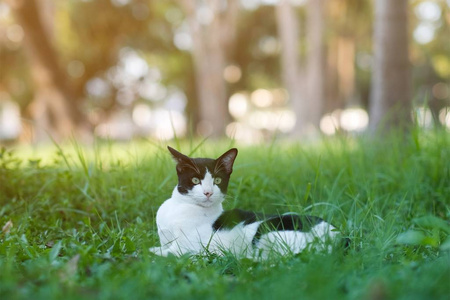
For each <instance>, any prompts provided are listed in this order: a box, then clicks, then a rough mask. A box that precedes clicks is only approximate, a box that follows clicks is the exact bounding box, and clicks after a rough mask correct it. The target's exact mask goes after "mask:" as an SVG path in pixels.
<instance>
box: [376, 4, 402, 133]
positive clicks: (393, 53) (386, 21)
mask: <svg viewBox="0 0 450 300" xmlns="http://www.w3.org/2000/svg"><path fill="white" fill-rule="evenodd" d="M407 8H408V0H395V1H392V0H376V1H375V30H374V56H375V61H374V69H373V75H372V91H371V100H370V125H369V126H370V130H371V131H372V132H374V131H377V130H382V131H388V130H390V129H393V128H401V129H406V128H407V127H408V126H409V125H410V124H411V85H410V64H409V53H408V26H407V25H408V24H407V23H408V22H407V13H408V12H407Z"/></svg>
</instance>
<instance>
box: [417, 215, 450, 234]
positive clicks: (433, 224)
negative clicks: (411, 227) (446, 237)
mask: <svg viewBox="0 0 450 300" xmlns="http://www.w3.org/2000/svg"><path fill="white" fill-rule="evenodd" d="M413 222H414V223H415V224H417V225H419V226H421V227H423V228H429V229H435V228H437V229H440V230H443V231H445V232H447V233H449V234H450V225H449V224H448V223H447V222H446V221H444V220H442V219H440V218H438V217H435V216H432V215H429V216H424V217H420V218H415V219H413Z"/></svg>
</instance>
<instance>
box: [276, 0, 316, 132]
mask: <svg viewBox="0 0 450 300" xmlns="http://www.w3.org/2000/svg"><path fill="white" fill-rule="evenodd" d="M275 13H276V19H277V25H278V36H279V37H280V41H281V57H280V59H281V73H282V80H283V84H284V86H285V88H286V90H287V91H288V93H289V100H290V102H291V105H292V109H293V110H294V112H295V115H296V123H295V128H294V132H293V135H294V136H296V137H300V136H302V135H303V134H304V132H305V127H306V125H307V123H308V111H307V109H308V107H307V102H306V98H305V97H304V93H302V91H304V90H305V84H304V80H301V79H302V78H303V76H302V74H301V70H300V59H299V52H298V48H299V45H298V44H299V21H298V17H297V15H296V13H295V9H294V8H293V7H292V5H291V3H290V1H289V0H281V1H280V2H279V4H278V5H277V6H276V8H275Z"/></svg>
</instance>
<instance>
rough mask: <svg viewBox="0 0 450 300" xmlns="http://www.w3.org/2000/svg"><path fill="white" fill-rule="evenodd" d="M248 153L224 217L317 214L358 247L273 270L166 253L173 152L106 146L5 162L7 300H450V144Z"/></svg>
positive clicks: (288, 145) (281, 145) (345, 144)
mask: <svg viewBox="0 0 450 300" xmlns="http://www.w3.org/2000/svg"><path fill="white" fill-rule="evenodd" d="M171 145H172V146H174V147H176V148H177V149H179V150H182V151H184V153H189V152H191V151H192V152H194V153H193V156H217V155H220V154H221V153H223V152H224V151H225V150H227V149H228V148H230V147H231V146H233V147H238V148H239V151H240V152H239V155H238V158H237V160H236V163H235V168H234V172H233V175H232V179H231V183H230V186H229V195H228V198H227V200H226V202H225V203H224V206H225V208H226V209H232V208H236V207H239V208H243V209H253V210H259V211H263V212H265V213H275V212H285V211H296V212H299V213H307V214H313V215H317V216H320V217H322V218H325V219H327V220H329V221H330V222H331V223H333V224H334V225H336V226H337V227H339V229H340V230H341V231H342V232H343V234H344V236H347V237H349V238H350V239H351V241H352V242H351V244H350V247H349V249H347V250H342V249H336V250H335V251H334V252H333V253H331V254H328V255H324V254H323V253H313V252H309V253H302V254H300V255H298V256H295V257H282V258H277V259H271V260H269V261H265V262H258V263H256V262H253V261H250V260H246V259H238V258H235V257H233V256H232V255H227V254H226V253H225V255H224V256H222V257H218V256H203V257H189V256H185V257H181V258H176V257H167V258H165V257H158V256H154V255H152V254H151V253H149V251H148V248H149V247H152V246H156V245H158V237H157V232H156V225H155V214H156V210H157V209H158V207H159V205H160V204H161V203H162V202H163V201H164V200H165V199H167V198H168V197H169V196H170V194H171V191H172V189H173V187H174V186H175V184H176V174H175V167H174V162H173V161H172V160H171V157H170V154H169V153H168V151H167V150H166V144H164V143H161V142H158V143H149V142H136V143H132V144H126V145H125V144H113V143H108V142H100V141H99V142H98V143H96V145H95V147H93V148H86V147H82V146H80V145H78V144H76V143H75V142H74V143H71V144H69V145H64V146H60V145H50V146H48V147H46V148H39V149H35V150H30V149H25V148H23V147H16V148H15V149H9V150H6V149H3V150H2V151H1V152H0V189H1V193H0V227H3V229H2V231H1V232H0V270H1V272H0V297H1V298H2V299H30V298H33V299H58V298H64V299H67V300H68V299H79V298H83V299H112V298H114V299H120V298H129V297H130V296H132V297H133V298H135V299H142V298H146V299H148V298H165V299H171V298H177V299H178V298H181V297H182V298H183V299H190V298H192V299H226V298H230V299H273V298H275V297H276V298H279V299H281V298H288V299H299V298H301V299H448V295H449V294H450V284H449V283H450V238H449V234H450V225H449V223H448V220H449V217H450V206H449V202H450V200H449V199H450V184H449V182H450V137H449V134H448V132H438V133H429V132H428V133H417V132H416V133H414V132H413V133H411V134H410V136H406V137H405V136H400V137H399V136H392V137H385V138H383V140H367V139H365V138H351V137H341V138H333V139H327V140H323V141H320V142H315V143H311V144H306V145H305V144H301V143H292V142H283V141H274V142H273V143H271V144H268V145H258V146H241V145H239V144H234V143H233V142H221V143H213V142H210V143H209V142H208V141H206V142H205V143H196V142H195V141H190V142H189V141H175V142H173V143H171Z"/></svg>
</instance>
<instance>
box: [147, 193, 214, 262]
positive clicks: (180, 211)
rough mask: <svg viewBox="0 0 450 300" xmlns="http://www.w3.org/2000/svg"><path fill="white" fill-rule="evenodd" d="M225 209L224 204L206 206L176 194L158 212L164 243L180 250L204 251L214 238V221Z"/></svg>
mask: <svg viewBox="0 0 450 300" xmlns="http://www.w3.org/2000/svg"><path fill="white" fill-rule="evenodd" d="M221 213H222V205H220V204H219V205H216V206H213V207H207V208H205V207H200V206H198V205H195V204H191V203H185V202H183V201H180V200H178V199H177V198H174V197H172V198H170V199H168V200H166V201H165V202H164V203H163V204H162V205H161V207H160V208H159V209H158V212H157V215H156V223H157V226H158V235H159V237H160V240H161V245H162V247H163V248H164V247H166V248H168V247H171V249H172V250H171V251H172V252H173V250H174V249H176V252H179V253H186V252H197V251H200V250H201V248H202V247H203V245H205V244H207V243H208V240H209V239H211V236H212V224H213V223H214V221H215V220H216V219H217V217H218V216H219V215H220V214H221Z"/></svg>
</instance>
